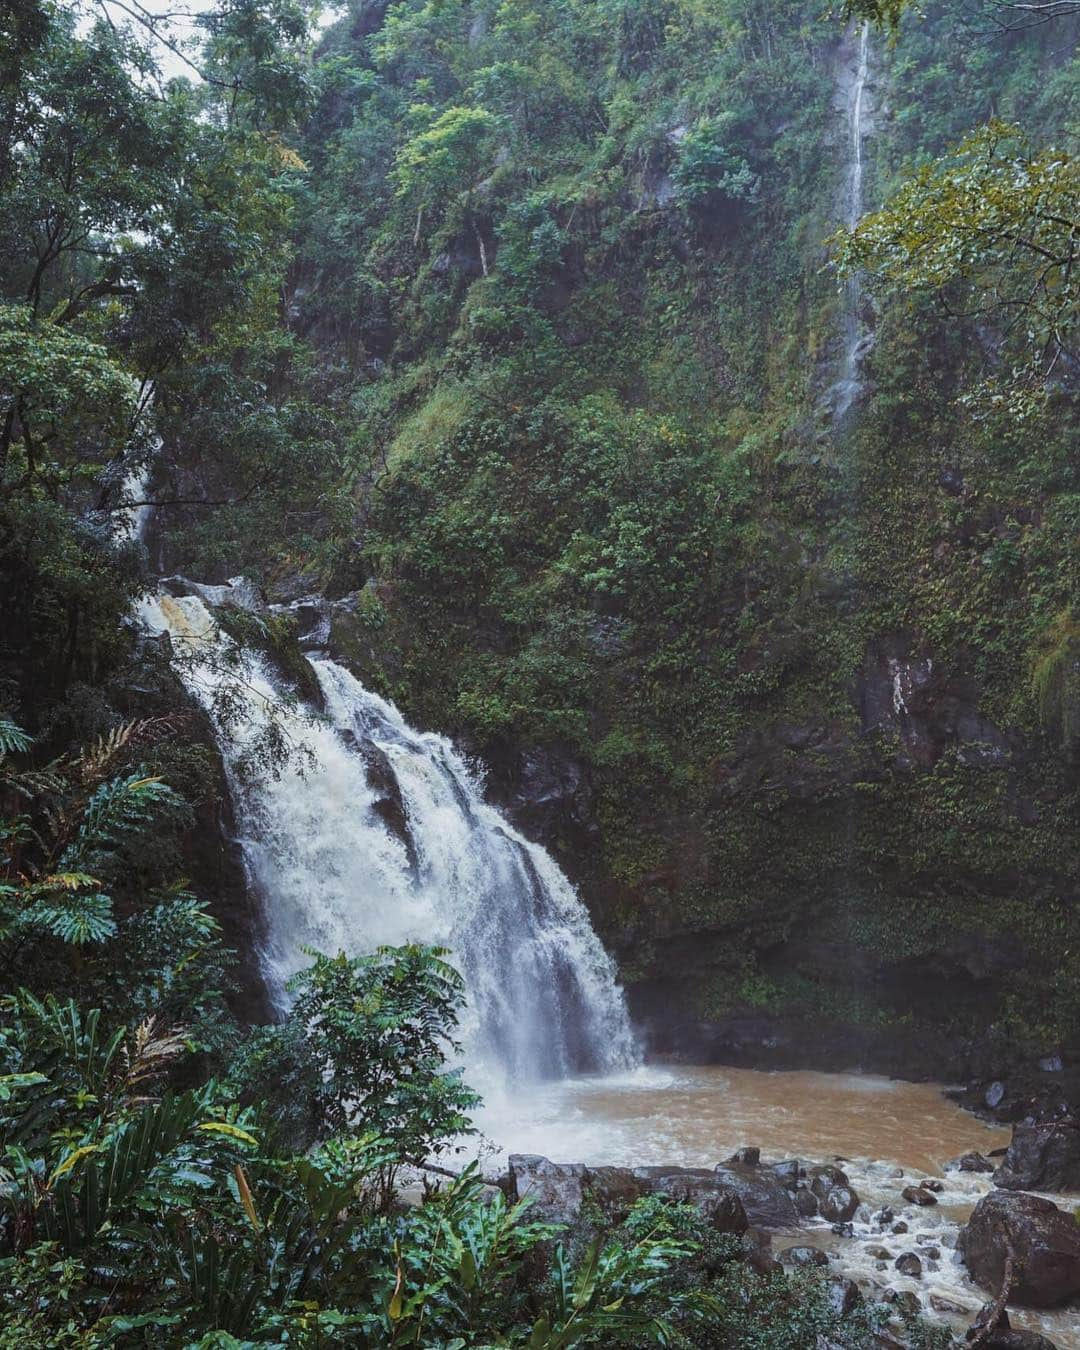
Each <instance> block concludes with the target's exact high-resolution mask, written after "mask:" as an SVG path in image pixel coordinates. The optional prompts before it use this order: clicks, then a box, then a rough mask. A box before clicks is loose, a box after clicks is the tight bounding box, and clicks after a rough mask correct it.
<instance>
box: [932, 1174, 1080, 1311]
mask: <svg viewBox="0 0 1080 1350" xmlns="http://www.w3.org/2000/svg"><path fill="white" fill-rule="evenodd" d="M956 1245H957V1250H958V1251H959V1252H960V1254H961V1256H962V1258H963V1261H964V1264H965V1265H966V1266H967V1268H968V1271H969V1273H970V1274H971V1278H972V1279H973V1280H974V1281H975V1283H976V1284H978V1285H980V1286H981V1287H982V1288H983V1289H986V1290H988V1291H990V1292H991V1293H994V1294H997V1293H998V1292H999V1290H1000V1289H1001V1287H1002V1285H1003V1284H1004V1282H1005V1271H1006V1263H1007V1261H1008V1260H1009V1258H1010V1254H1011V1255H1012V1260H1013V1284H1012V1292H1011V1296H1010V1299H1009V1301H1010V1302H1013V1303H1018V1304H1022V1305H1026V1306H1030V1307H1035V1308H1053V1307H1057V1306H1058V1305H1060V1304H1062V1303H1065V1302H1067V1301H1068V1300H1069V1299H1071V1298H1075V1297H1077V1296H1078V1295H1080V1224H1078V1223H1077V1222H1076V1221H1075V1219H1074V1218H1073V1217H1072V1215H1071V1214H1066V1213H1065V1212H1064V1211H1063V1210H1060V1209H1058V1207H1057V1205H1055V1204H1054V1203H1053V1202H1052V1201H1050V1200H1044V1199H1043V1198H1042V1197H1041V1196H1038V1195H1027V1194H1024V1193H1023V1192H1002V1191H993V1192H991V1193H990V1194H989V1195H985V1196H983V1198H982V1199H981V1200H980V1201H979V1203H978V1204H977V1205H976V1206H975V1212H974V1213H973V1214H972V1216H971V1218H970V1219H969V1220H968V1222H967V1223H966V1224H965V1225H964V1227H963V1228H962V1229H961V1230H960V1236H959V1238H958V1240H957V1244H956Z"/></svg>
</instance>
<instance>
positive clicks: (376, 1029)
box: [290, 945, 479, 1203]
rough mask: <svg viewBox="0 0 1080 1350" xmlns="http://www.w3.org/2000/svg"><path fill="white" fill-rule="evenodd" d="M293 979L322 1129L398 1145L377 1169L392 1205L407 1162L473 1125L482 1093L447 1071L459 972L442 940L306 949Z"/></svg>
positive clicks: (453, 1045) (461, 996) (460, 999)
mask: <svg viewBox="0 0 1080 1350" xmlns="http://www.w3.org/2000/svg"><path fill="white" fill-rule="evenodd" d="M309 955H310V956H312V957H313V958H314V961H313V964H312V965H310V966H308V967H307V969H305V970H302V971H300V973H299V974H298V975H296V976H295V977H294V978H293V980H292V983H291V985H290V989H291V990H292V992H293V994H294V1002H293V1007H292V1010H291V1014H290V1017H291V1018H292V1020H294V1021H295V1022H296V1024H297V1025H298V1026H300V1027H301V1028H303V1031H304V1035H305V1037H306V1041H307V1046H308V1053H309V1054H310V1055H311V1057H312V1059H313V1060H314V1063H315V1065H316V1068H317V1070H318V1080H319V1086H318V1089H317V1100H318V1103H319V1110H320V1114H321V1120H322V1129H323V1131H324V1132H325V1133H327V1134H338V1133H344V1132H345V1131H347V1130H349V1129H360V1130H363V1131H364V1132H369V1133H373V1134H375V1135H377V1136H378V1137H380V1138H382V1139H385V1140H386V1141H387V1142H388V1143H389V1144H390V1145H391V1146H392V1148H393V1150H394V1157H393V1161H392V1162H388V1163H387V1165H386V1167H385V1168H384V1169H383V1173H382V1199H383V1202H384V1203H388V1202H389V1200H390V1197H391V1195H392V1193H393V1186H394V1179H395V1176H396V1173H397V1170H398V1168H399V1167H400V1166H401V1165H402V1164H403V1163H412V1164H413V1165H418V1164H422V1163H424V1162H425V1161H427V1160H428V1159H429V1158H430V1157H432V1156H435V1155H437V1154H439V1153H441V1152H444V1151H446V1150H447V1149H449V1148H451V1147H453V1141H454V1140H455V1139H456V1138H457V1137H458V1136H460V1135H463V1134H468V1133H471V1130H472V1127H471V1125H470V1122H469V1117H468V1112H469V1111H470V1110H471V1109H472V1108H473V1107H474V1106H476V1105H477V1104H478V1102H479V1098H478V1097H477V1095H476V1094H475V1093H474V1092H473V1091H472V1090H471V1089H470V1088H468V1087H467V1086H466V1085H465V1083H464V1082H463V1081H462V1075H461V1070H460V1069H458V1068H454V1069H447V1067H446V1060H447V1058H448V1057H452V1056H456V1055H457V1054H458V1053H459V1052H460V1049H461V1047H460V1045H459V1044H458V1042H457V1041H456V1040H455V1039H454V1033H455V1031H456V1028H457V1025H458V1018H459V1016H460V1013H461V1009H462V1007H463V1006H464V1001H465V986H464V983H463V981H462V979H461V976H460V975H459V974H458V972H457V971H456V970H455V969H454V968H453V966H451V965H449V964H448V963H447V962H446V960H445V959H444V958H445V957H446V955H447V953H446V951H445V950H444V949H443V948H440V947H424V946H419V945H410V946H406V947H400V948H393V947H380V948H378V949H377V950H376V951H374V952H372V953H371V954H370V955H367V956H358V957H348V956H346V955H345V954H344V953H339V954H338V955H337V956H335V957H329V956H323V955H322V954H321V953H318V952H309Z"/></svg>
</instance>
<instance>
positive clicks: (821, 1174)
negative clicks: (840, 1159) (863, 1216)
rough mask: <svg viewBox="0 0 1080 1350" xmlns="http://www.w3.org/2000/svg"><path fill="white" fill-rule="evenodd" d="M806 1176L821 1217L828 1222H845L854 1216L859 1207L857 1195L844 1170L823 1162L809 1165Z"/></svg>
mask: <svg viewBox="0 0 1080 1350" xmlns="http://www.w3.org/2000/svg"><path fill="white" fill-rule="evenodd" d="M806 1178H807V1182H808V1184H809V1186H810V1190H811V1191H812V1192H813V1194H814V1196H815V1197H816V1199H817V1202H818V1210H819V1212H820V1214H821V1217H822V1218H823V1219H826V1220H828V1222H829V1223H846V1222H847V1221H848V1219H850V1218H852V1217H853V1216H854V1214H855V1211H856V1210H857V1209H858V1208H859V1197H858V1195H857V1193H856V1192H855V1190H854V1189H853V1187H851V1186H850V1185H849V1184H848V1179H847V1173H846V1172H842V1171H841V1170H840V1168H839V1167H833V1166H832V1165H831V1164H828V1163H825V1164H823V1165H822V1166H820V1167H811V1168H810V1169H809V1171H808V1172H807V1174H806Z"/></svg>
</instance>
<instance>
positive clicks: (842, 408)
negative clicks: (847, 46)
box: [829, 23, 872, 423]
mask: <svg viewBox="0 0 1080 1350" xmlns="http://www.w3.org/2000/svg"><path fill="white" fill-rule="evenodd" d="M856 51H857V56H856V64H855V69H854V72H853V73H852V74H851V75H850V78H849V80H848V82H847V84H846V97H845V113H846V117H847V132H848V135H847V145H848V171H847V186H846V192H845V202H844V224H845V225H846V226H847V227H848V229H854V228H855V226H856V225H857V224H858V223H859V220H860V218H861V216H862V214H863V149H864V141H865V138H866V116H867V93H866V86H867V82H868V79H869V74H870V25H869V24H868V23H863V24H862V26H861V27H860V29H859V32H858V46H857V49H856ZM842 316H843V317H842V324H843V344H844V345H843V355H842V361H841V366H840V377H839V379H838V380H837V381H836V383H835V384H834V385H833V387H832V389H831V390H830V391H829V392H830V399H829V401H830V402H831V404H832V414H833V421H834V422H835V423H840V422H842V421H843V420H844V418H845V417H846V416H847V414H848V412H849V411H850V409H851V405H852V404H853V403H854V402H855V399H856V398H857V397H858V394H859V390H860V389H861V387H862V380H861V378H860V372H859V368H860V365H861V363H862V360H863V358H864V357H865V356H866V353H867V350H868V348H869V345H870V342H871V340H872V339H871V336H870V334H868V333H867V332H866V331H865V328H864V325H863V320H862V283H861V281H860V279H859V276H858V274H857V273H854V272H853V273H851V274H850V275H849V276H848V277H847V278H846V280H845V282H844V293H843V300H842Z"/></svg>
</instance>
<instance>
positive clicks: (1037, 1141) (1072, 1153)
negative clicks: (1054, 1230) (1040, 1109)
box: [994, 1120, 1080, 1192]
mask: <svg viewBox="0 0 1080 1350" xmlns="http://www.w3.org/2000/svg"><path fill="white" fill-rule="evenodd" d="M994 1185H995V1186H1000V1187H1002V1188H1003V1189H1004V1190H1010V1191H1054V1192H1058V1191H1080V1121H1071V1120H1070V1121H1049V1122H1047V1123H1046V1124H1042V1125H1016V1126H1014V1128H1013V1137H1012V1143H1011V1144H1010V1145H1009V1151H1008V1152H1007V1153H1006V1154H1005V1160H1004V1162H1003V1163H1002V1164H1001V1166H1000V1167H999V1168H998V1170H997V1171H996V1172H995V1173H994Z"/></svg>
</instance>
